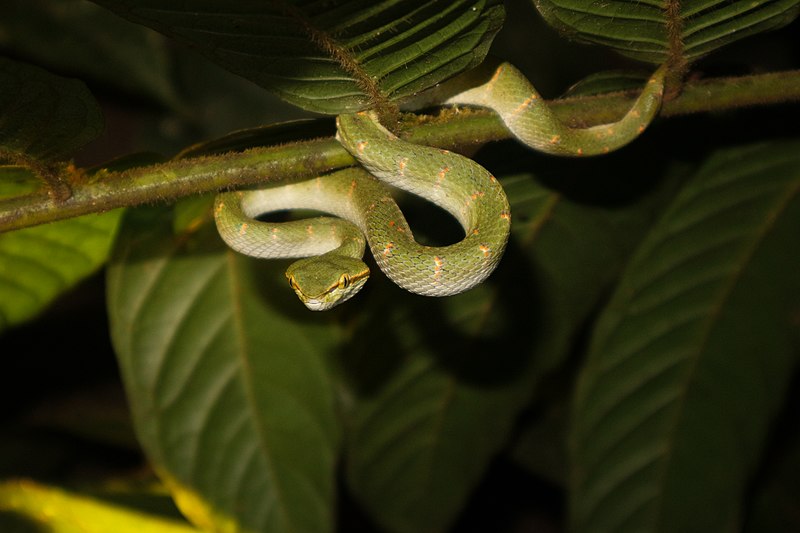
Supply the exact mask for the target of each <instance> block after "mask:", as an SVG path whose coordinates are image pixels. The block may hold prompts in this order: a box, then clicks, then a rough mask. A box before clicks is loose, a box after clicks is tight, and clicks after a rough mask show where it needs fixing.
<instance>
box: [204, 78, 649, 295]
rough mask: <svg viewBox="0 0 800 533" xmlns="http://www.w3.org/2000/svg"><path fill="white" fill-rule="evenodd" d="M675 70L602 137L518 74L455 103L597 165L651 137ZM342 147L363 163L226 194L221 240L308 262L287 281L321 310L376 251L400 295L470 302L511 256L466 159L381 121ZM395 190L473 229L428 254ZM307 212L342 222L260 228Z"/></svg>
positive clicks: (348, 124)
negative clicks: (283, 214)
mask: <svg viewBox="0 0 800 533" xmlns="http://www.w3.org/2000/svg"><path fill="white" fill-rule="evenodd" d="M663 80H664V68H663V67H662V68H661V69H659V70H658V71H656V73H655V74H654V75H653V77H652V78H651V79H650V80H649V82H648V84H647V85H646V87H645V88H644V90H643V91H642V93H641V95H640V96H639V98H638V99H637V100H636V102H635V103H634V105H633V107H632V108H631V110H630V111H629V112H628V113H627V115H625V117H623V118H622V119H621V120H620V121H618V122H615V123H613V124H604V125H601V126H595V127H592V128H585V129H575V128H569V127H567V126H565V125H563V124H562V123H561V122H560V121H559V120H558V119H557V118H555V116H554V115H553V114H552V112H551V111H550V109H549V108H548V107H547V105H546V104H545V103H544V101H543V100H542V99H541V98H540V97H539V95H538V93H537V92H536V90H535V89H534V88H533V87H532V86H531V84H530V83H529V82H528V80H527V79H525V77H524V76H522V74H520V73H519V72H518V71H517V70H516V69H515V68H514V67H513V66H511V65H509V64H503V65H501V66H500V67H499V68H498V69H497V71H496V72H495V74H494V76H493V77H492V78H491V79H490V80H489V81H487V82H486V83H484V84H483V85H480V86H478V87H475V88H473V89H469V90H467V91H464V92H462V93H460V94H458V95H456V96H454V97H451V98H450V99H448V100H447V101H446V102H445V103H448V104H468V105H477V106H482V107H488V108H491V109H493V110H494V111H495V112H496V113H497V114H498V115H499V116H500V117H501V118H502V119H503V122H504V123H505V124H506V126H507V127H508V129H509V130H510V131H511V132H512V134H514V135H515V136H516V137H517V138H518V139H519V140H521V141H522V142H524V143H525V144H527V145H529V146H531V147H533V148H535V149H538V150H541V151H544V152H548V153H554V154H561V155H573V156H580V155H593V154H600V153H605V152H609V151H612V150H615V149H617V148H619V147H621V146H623V145H624V144H627V143H628V142H630V141H631V140H632V139H634V138H635V137H636V136H637V135H639V134H640V133H641V132H642V131H644V129H645V128H646V127H647V125H648V124H649V123H650V122H651V121H652V119H653V118H654V117H655V115H656V113H657V112H658V108H659V106H660V102H661V95H662V92H663ZM337 139H338V140H339V142H340V143H341V144H342V146H344V147H345V148H346V149H347V150H348V151H349V152H350V153H351V154H352V155H353V156H354V157H355V158H356V159H357V160H358V161H359V163H360V164H361V167H362V168H355V167H353V168H348V169H344V170H340V171H337V172H334V173H331V174H328V175H325V176H320V177H317V178H315V179H312V180H309V181H304V182H299V183H293V184H288V185H282V186H279V187H272V188H268V189H262V190H253V191H242V192H229V193H222V194H220V195H219V196H218V197H217V200H216V202H215V219H216V222H217V228H218V230H219V232H220V235H221V236H222V238H223V239H224V240H225V242H226V243H227V244H228V245H229V246H230V247H231V248H233V249H235V250H237V251H239V252H241V253H244V254H247V255H251V256H254V257H263V258H279V257H302V258H303V259H300V260H299V261H296V262H294V263H293V264H292V265H291V266H290V267H289V268H288V270H287V272H286V276H287V278H288V279H289V284H290V286H291V287H292V288H293V289H294V290H295V292H296V293H297V295H298V297H299V298H300V299H301V301H303V303H305V304H306V306H307V307H308V308H309V309H312V310H324V309H329V308H331V307H333V306H335V305H337V304H339V303H341V302H343V301H345V300H347V299H348V298H350V297H352V296H353V295H354V294H355V293H356V292H358V290H359V289H360V288H361V287H362V286H363V284H364V283H365V282H366V279H367V277H368V276H369V269H368V267H367V265H366V264H365V263H364V262H363V261H362V260H361V257H362V256H363V253H364V249H365V246H366V244H369V247H370V250H371V251H372V255H373V256H374V257H375V260H376V262H377V264H378V266H379V267H380V269H381V270H382V271H383V272H384V273H385V274H386V275H387V276H388V277H389V278H390V279H392V281H394V282H395V283H396V284H398V285H399V286H401V287H403V288H404V289H407V290H409V291H411V292H414V293H417V294H422V295H426V296H447V295H452V294H457V293H460V292H463V291H466V290H468V289H470V288H472V287H474V286H475V285H477V284H479V283H481V282H482V281H483V280H485V279H486V278H487V277H488V276H489V274H491V273H492V271H493V270H494V269H495V267H496V266H497V264H498V262H499V261H500V258H501V256H502V255H503V251H504V250H505V247H506V242H507V240H508V234H509V230H510V222H511V215H510V211H509V205H508V200H507V198H506V195H505V193H504V192H503V189H502V187H501V186H500V184H499V183H498V181H497V180H496V179H495V178H494V177H493V176H492V175H491V174H490V173H489V172H488V171H487V170H486V169H484V168H483V167H481V166H480V165H478V164H477V163H475V162H474V161H472V160H470V159H468V158H466V157H463V156H461V155H458V154H455V153H452V152H448V151H446V150H439V149H435V148H431V147H427V146H420V145H417V144H413V143H409V142H406V141H403V140H401V139H399V138H397V137H396V136H394V135H393V134H392V133H390V132H389V131H388V130H386V129H385V128H384V127H383V126H381V125H380V124H379V123H378V120H377V117H376V115H375V113H373V112H369V111H368V112H361V113H356V114H347V115H341V116H339V118H338V119H337ZM385 184H389V185H393V186H396V187H398V188H400V189H404V190H406V191H408V192H411V193H413V194H416V195H418V196H421V197H423V198H425V199H427V200H429V201H431V202H433V203H434V204H436V205H438V206H440V207H441V208H443V209H445V210H446V211H448V212H449V213H450V214H452V215H453V216H454V217H455V218H456V220H458V222H459V223H460V224H461V226H462V228H463V229H464V233H465V237H464V239H463V240H461V241H460V242H458V243H455V244H452V245H449V246H443V247H429V246H423V245H421V244H419V243H417V242H416V241H415V240H414V237H413V235H412V233H411V230H410V228H409V226H408V224H407V223H406V220H405V218H404V217H403V214H402V212H401V211H400V209H399V207H398V206H397V204H396V203H395V201H394V200H393V199H392V197H391V195H390V193H389V190H388V188H387V187H386V186H385ZM298 208H307V209H315V210H318V211H322V212H326V213H329V214H332V215H334V216H335V217H337V218H332V217H317V218H314V219H308V220H302V221H295V222H284V223H268V222H260V221H257V220H255V217H257V216H259V215H261V214H264V213H268V212H272V211H281V210H287V209H298Z"/></svg>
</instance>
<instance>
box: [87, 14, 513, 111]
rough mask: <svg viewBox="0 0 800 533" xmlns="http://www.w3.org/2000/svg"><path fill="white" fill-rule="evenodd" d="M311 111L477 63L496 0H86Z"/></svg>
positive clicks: (489, 34) (393, 91)
mask: <svg viewBox="0 0 800 533" xmlns="http://www.w3.org/2000/svg"><path fill="white" fill-rule="evenodd" d="M94 1H95V2H96V3H98V4H100V5H102V6H104V7H107V8H108V9H111V10H113V11H115V12H117V13H119V14H120V15H123V16H125V17H127V18H129V19H131V20H133V21H135V22H139V23H141V24H144V25H147V26H149V27H152V28H155V29H156V30H158V31H160V32H162V33H164V34H165V35H168V36H170V37H174V38H176V39H178V40H180V41H183V42H184V43H187V44H189V45H191V46H192V47H194V48H196V49H198V50H199V51H200V52H201V53H202V54H204V55H205V56H207V57H208V58H209V59H211V60H213V61H215V62H217V63H219V64H220V65H222V66H223V67H225V68H227V69H228V70H230V71H232V72H234V73H236V74H239V75H241V76H243V77H245V78H247V79H249V80H252V81H254V82H256V83H257V84H259V85H261V86H262V87H264V88H266V89H268V90H270V91H272V92H274V93H276V94H277V95H279V96H280V97H281V98H283V99H284V100H286V101H288V102H291V103H293V104H295V105H297V106H300V107H302V108H304V109H307V110H310V111H318V112H321V113H329V114H337V113H342V112H345V111H356V110H358V109H362V108H365V107H370V106H373V105H376V104H380V103H382V102H383V101H395V100H400V99H403V98H407V97H410V96H413V95H414V94H416V93H418V92H420V91H422V90H424V89H427V88H429V87H432V86H434V85H436V84H437V83H439V82H441V81H443V80H445V79H447V78H449V77H452V76H454V75H455V74H458V73H459V72H462V71H464V70H467V69H469V68H470V67H472V66H475V65H476V64H478V63H480V61H481V60H482V59H483V57H484V56H485V54H486V52H487V50H488V48H489V44H490V43H491V41H492V38H493V37H494V35H495V33H496V32H497V31H498V30H499V28H500V26H501V24H502V22H503V14H504V11H503V7H502V2H500V1H499V0H458V1H455V2H453V1H445V0H414V1H411V2H401V1H398V0H394V1H392V0H387V1H383V2H374V1H372V0H351V1H349V2H337V3H331V2H323V3H320V2H310V1H307V0H305V1H293V2H290V1H281V2H253V1H250V0H238V1H230V2H226V3H225V5H224V7H223V6H220V3H219V2H216V1H213V0H197V1H194V2H184V3H182V4H172V5H170V6H169V8H166V7H165V6H164V3H163V2H161V1H159V0H94Z"/></svg>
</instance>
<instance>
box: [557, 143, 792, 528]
mask: <svg viewBox="0 0 800 533" xmlns="http://www.w3.org/2000/svg"><path fill="white" fill-rule="evenodd" d="M799 192H800V142H797V141H794V142H785V143H775V144H765V145H757V146H752V147H746V148H737V149H732V150H729V151H725V152H721V153H718V154H716V155H714V156H713V157H711V158H710V159H709V160H708V161H707V163H706V164H705V166H704V167H703V168H702V169H701V170H700V171H699V172H698V173H697V174H696V175H695V176H694V177H693V179H692V180H691V181H690V182H689V183H688V184H687V185H686V187H685V188H684V189H683V190H682V191H681V193H680V194H679V196H678V197H677V198H676V200H675V202H674V203H673V205H672V206H671V207H670V209H669V210H668V211H667V212H666V213H665V214H664V216H663V218H662V219H661V221H660V222H659V223H658V224H657V225H656V227H655V228H654V229H653V230H652V232H651V233H650V234H649V235H648V237H647V238H646V240H645V241H644V242H643V244H642V246H641V247H640V249H639V250H638V251H637V253H636V255H635V257H634V258H633V260H632V261H631V264H630V265H629V267H628V269H627V271H626V272H625V274H624V275H623V278H622V280H621V282H620V285H619V287H618V288H617V290H616V293H615V295H614V296H613V298H612V301H611V303H610V304H609V305H608V307H607V308H606V309H605V310H604V311H603V313H602V316H601V318H600V320H599V322H598V324H597V327H596V330H595V332H594V336H593V339H592V343H591V348H590V353H589V356H588V361H587V362H586V364H585V366H584V368H583V371H582V374H581V377H580V381H579V385H578V388H577V392H576V395H575V408H574V414H573V421H572V428H571V442H572V449H571V462H572V469H573V480H572V485H573V487H572V494H571V498H572V509H571V515H572V517H571V518H572V523H573V526H574V531H576V532H582V531H591V532H593V533H594V532H597V533H602V532H612V531H613V532H627V531H636V532H658V531H663V532H672V531H681V532H688V533H690V532H693V531H697V532H708V531H738V530H739V527H738V524H739V523H740V521H741V519H742V517H741V516H740V509H741V507H740V499H741V497H742V495H743V491H744V487H745V483H746V481H747V479H748V477H749V476H750V475H751V474H752V472H753V468H754V466H755V464H756V463H757V461H758V459H759V454H760V452H761V450H762V447H763V443H764V439H765V436H766V433H767V431H768V429H769V427H770V421H771V420H773V418H774V417H775V415H776V412H777V410H778V409H779V407H780V405H781V403H782V401H783V396H784V393H785V391H786V389H787V385H788V381H789V379H790V377H791V375H792V370H793V368H794V367H795V365H796V362H797V346H798V335H797V333H798V325H797V316H798V312H800V304H799V303H798V302H800V277H798V276H797V272H799V271H800V248H799V247H797V246H796V243H797V235H798V234H797V228H800V196H799V195H798V193H799Z"/></svg>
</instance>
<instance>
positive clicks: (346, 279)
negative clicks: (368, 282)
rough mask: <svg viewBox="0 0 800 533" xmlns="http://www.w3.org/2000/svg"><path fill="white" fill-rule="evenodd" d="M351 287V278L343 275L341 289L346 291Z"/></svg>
mask: <svg viewBox="0 0 800 533" xmlns="http://www.w3.org/2000/svg"><path fill="white" fill-rule="evenodd" d="M349 285H350V276H348V275H347V274H342V275H341V276H340V277H339V288H340V289H346V288H347V287H348V286H349Z"/></svg>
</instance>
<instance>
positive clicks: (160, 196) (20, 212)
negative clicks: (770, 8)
mask: <svg viewBox="0 0 800 533" xmlns="http://www.w3.org/2000/svg"><path fill="white" fill-rule="evenodd" d="M635 96H636V93H635V92H634V93H614V94H604V95H598V96H589V97H576V98H566V99H561V100H554V101H552V102H550V104H551V105H552V107H553V109H554V110H555V112H556V113H557V114H558V115H559V116H560V117H561V118H562V119H563V120H565V121H567V122H569V123H571V124H582V125H586V126H591V125H595V124H603V123H607V122H613V121H615V120H617V119H618V118H620V117H621V116H622V115H624V114H625V112H626V111H627V109H628V107H629V106H630V105H631V102H632V100H633V99H634V98H635ZM798 101H800V70H797V71H787V72H777V73H770V74H760V75H753V76H744V77H738V78H716V79H710V80H704V81H696V82H691V83H688V84H686V85H685V86H684V90H683V92H682V93H681V95H680V96H678V97H677V98H675V99H674V100H671V101H668V102H665V103H664V105H663V106H662V109H661V113H660V116H662V117H668V116H673V115H683V114H691V113H702V112H719V111H725V110H730V109H736V108H742V107H752V106H758V105H769V104H778V103H789V102H798ZM406 137H407V138H408V139H409V140H411V141H413V142H417V143H420V144H426V145H431V146H437V147H440V148H448V149H455V150H458V149H459V148H464V147H467V146H470V145H475V144H483V143H485V142H490V141H495V140H500V139H506V138H509V137H510V135H509V133H508V132H507V131H506V130H505V128H504V127H503V125H502V123H501V122H500V120H499V119H498V118H497V117H496V116H495V115H493V114H492V113H490V112H485V111H468V112H464V111H452V110H451V111H445V112H443V113H442V114H441V116H439V117H435V118H430V119H426V120H421V121H420V123H419V124H416V125H415V126H414V127H413V128H410V129H409V132H408V134H407V135H406ZM354 162H355V161H354V160H353V158H352V157H351V156H350V155H349V154H348V153H347V152H346V151H345V150H344V149H343V148H342V147H341V146H340V145H339V144H338V143H337V142H336V141H335V140H334V139H332V138H326V139H319V140H315V141H306V142H300V143H293V144H285V145H280V146H273V147H264V148H254V149H250V150H247V151H244V152H236V153H227V154H222V155H218V156H204V157H194V158H187V159H180V160H174V161H169V162H166V163H162V164H158V165H152V166H145V167H138V168H133V169H130V170H127V171H125V172H107V173H103V174H101V175H95V177H93V178H92V179H89V180H87V181H85V182H82V183H78V184H75V185H74V186H73V190H72V196H71V197H70V198H68V199H66V200H59V199H57V198H54V197H53V196H52V195H49V194H48V193H47V191H44V190H43V191H41V192H37V193H35V194H30V195H26V196H20V197H14V198H10V199H5V200H2V201H0V232H4V231H10V230H14V229H19V228H24V227H28V226H34V225H37V224H44V223H48V222H54V221H57V220H62V219H65V218H70V217H75V216H81V215H86V214H90V213H96V212H102V211H107V210H110V209H115V208H118V207H124V206H135V205H140V204H144V203H154V202H159V201H162V202H169V201H174V200H176V199H178V198H181V197H185V196H189V195H193V194H201V193H209V192H213V191H218V190H222V189H228V188H235V187H241V186H251V185H259V184H260V185H268V184H276V183H288V182H291V181H298V180H301V179H305V178H308V177H312V176H316V175H319V174H322V173H325V172H329V171H331V170H335V169H338V168H343V167H346V166H349V165H352V164H354Z"/></svg>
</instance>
